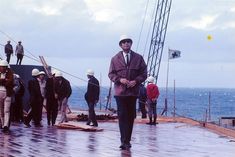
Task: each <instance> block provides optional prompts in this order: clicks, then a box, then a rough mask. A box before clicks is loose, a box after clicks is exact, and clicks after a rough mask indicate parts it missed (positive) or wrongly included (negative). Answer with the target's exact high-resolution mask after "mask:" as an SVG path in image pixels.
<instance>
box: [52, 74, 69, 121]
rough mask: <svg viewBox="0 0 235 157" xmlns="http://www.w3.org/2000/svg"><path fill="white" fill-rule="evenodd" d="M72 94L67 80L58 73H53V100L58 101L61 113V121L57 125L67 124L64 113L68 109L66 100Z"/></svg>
mask: <svg viewBox="0 0 235 157" xmlns="http://www.w3.org/2000/svg"><path fill="white" fill-rule="evenodd" d="M71 94H72V88H71V86H70V83H69V81H68V80H66V79H65V78H64V77H63V74H62V73H61V72H60V71H56V73H55V98H56V99H57V100H58V106H59V107H58V108H59V110H60V111H61V120H60V122H59V123H63V122H67V121H68V119H67V115H66V111H67V108H68V99H69V97H70V95H71Z"/></svg>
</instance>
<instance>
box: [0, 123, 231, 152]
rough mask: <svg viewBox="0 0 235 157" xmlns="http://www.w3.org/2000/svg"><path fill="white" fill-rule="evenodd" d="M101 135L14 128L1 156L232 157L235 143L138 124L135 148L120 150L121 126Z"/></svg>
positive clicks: (200, 132) (188, 129) (108, 126)
mask: <svg viewBox="0 0 235 157" xmlns="http://www.w3.org/2000/svg"><path fill="white" fill-rule="evenodd" d="M99 126H100V127H102V128H103V129H104V131H102V132H84V131H78V130H66V129H58V128H56V127H47V126H46V125H44V127H42V128H35V127H33V126H32V127H31V128H24V127H23V125H22V124H21V125H19V126H17V125H14V124H13V125H12V126H11V132H10V133H9V134H4V133H0V147H1V148H0V154H1V155H0V156H17V157H20V156H24V157H26V156H30V157H31V156H36V157H38V156H40V157H48V156H54V157H70V156H71V157H73V156H75V157H77V156H87V157H88V156H93V157H94V156H95V157H106V156H107V157H112V156H113V157H119V156H120V157H126V156H133V157H138V156H140V157H143V156H144V157H153V156H159V157H171V156H174V157H175V156H177V157H188V156H190V157H205V156H206V157H210V156H213V157H216V156H218V157H220V156H226V157H233V156H234V154H235V149H234V148H235V142H233V141H234V140H233V139H231V138H228V137H223V136H219V135H217V134H215V133H212V132H209V131H208V130H206V129H203V128H200V127H198V126H190V125H187V124H184V123H160V124H158V125H157V126H148V125H145V124H135V127H134V132H133V139H132V148H131V150H130V151H121V150H120V149H119V145H120V141H119V137H120V136H119V131H118V124H117V123H114V122H105V123H99Z"/></svg>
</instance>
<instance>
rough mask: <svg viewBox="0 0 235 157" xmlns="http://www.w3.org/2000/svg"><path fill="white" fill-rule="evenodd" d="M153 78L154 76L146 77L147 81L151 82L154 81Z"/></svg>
mask: <svg viewBox="0 0 235 157" xmlns="http://www.w3.org/2000/svg"><path fill="white" fill-rule="evenodd" d="M154 79H155V78H154V77H153V76H149V77H148V78H147V81H148V82H151V83H153V82H154Z"/></svg>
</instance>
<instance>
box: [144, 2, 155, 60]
mask: <svg viewBox="0 0 235 157" xmlns="http://www.w3.org/2000/svg"><path fill="white" fill-rule="evenodd" d="M156 7H157V1H156V2H155V5H154V9H153V13H152V18H151V22H150V24H149V29H148V34H147V37H146V40H145V45H144V51H143V57H144V56H145V53H146V47H147V43H148V41H149V35H150V31H151V30H152V29H151V28H152V23H153V19H154V15H155V10H156Z"/></svg>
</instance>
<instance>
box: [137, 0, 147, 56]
mask: <svg viewBox="0 0 235 157" xmlns="http://www.w3.org/2000/svg"><path fill="white" fill-rule="evenodd" d="M148 4H149V0H148V1H147V4H146V6H145V13H144V18H143V21H142V25H141V28H140V34H139V39H138V42H137V47H136V52H137V51H138V47H139V43H140V38H141V35H142V31H143V27H144V23H145V19H146V15H147V10H148Z"/></svg>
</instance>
